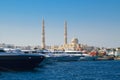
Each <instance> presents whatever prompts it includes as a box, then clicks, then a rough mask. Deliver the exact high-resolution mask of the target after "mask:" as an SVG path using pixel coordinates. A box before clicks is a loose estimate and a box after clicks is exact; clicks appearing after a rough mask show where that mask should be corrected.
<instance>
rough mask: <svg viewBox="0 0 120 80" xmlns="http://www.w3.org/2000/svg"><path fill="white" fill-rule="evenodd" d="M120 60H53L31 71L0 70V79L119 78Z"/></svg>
mask: <svg viewBox="0 0 120 80" xmlns="http://www.w3.org/2000/svg"><path fill="white" fill-rule="evenodd" d="M119 78H120V61H79V62H54V63H51V64H45V65H42V66H40V67H38V68H36V69H35V70H31V71H5V72H3V71H0V80H120V79H119Z"/></svg>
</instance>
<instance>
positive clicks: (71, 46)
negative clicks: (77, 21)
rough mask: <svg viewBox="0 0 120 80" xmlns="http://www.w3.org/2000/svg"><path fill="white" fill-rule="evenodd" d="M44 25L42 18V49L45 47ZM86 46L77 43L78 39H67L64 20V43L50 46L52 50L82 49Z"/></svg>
mask: <svg viewBox="0 0 120 80" xmlns="http://www.w3.org/2000/svg"><path fill="white" fill-rule="evenodd" d="M44 28H45V26H44V20H42V45H41V48H42V49H46V45H45V29H44ZM85 47H87V45H83V44H79V40H78V39H77V38H73V39H72V40H71V42H70V43H68V41H67V21H65V22H64V44H63V45H60V46H50V49H52V50H82V49H83V48H85Z"/></svg>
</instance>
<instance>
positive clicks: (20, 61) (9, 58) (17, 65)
mask: <svg viewBox="0 0 120 80" xmlns="http://www.w3.org/2000/svg"><path fill="white" fill-rule="evenodd" d="M44 58H45V57H44V56H42V55H29V54H28V55H0V70H30V69H33V68H35V67H36V66H37V65H39V64H40V63H41V62H42V61H43V59H44Z"/></svg>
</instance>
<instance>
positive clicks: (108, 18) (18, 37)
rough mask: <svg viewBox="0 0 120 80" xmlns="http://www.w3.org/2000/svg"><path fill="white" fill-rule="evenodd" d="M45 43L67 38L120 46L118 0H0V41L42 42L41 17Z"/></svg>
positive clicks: (35, 43)
mask: <svg viewBox="0 0 120 80" xmlns="http://www.w3.org/2000/svg"><path fill="white" fill-rule="evenodd" d="M43 17H44V20H45V30H46V44H47V45H61V44H63V43H64V21H65V20H66V21H67V23H68V42H71V39H72V38H78V39H79V43H81V44H88V45H91V46H98V47H102V46H104V47H120V0H0V43H7V44H15V45H41V26H42V18H43Z"/></svg>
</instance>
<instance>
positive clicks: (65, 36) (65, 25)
mask: <svg viewBox="0 0 120 80" xmlns="http://www.w3.org/2000/svg"><path fill="white" fill-rule="evenodd" d="M64 44H67V21H65V23H64Z"/></svg>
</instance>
